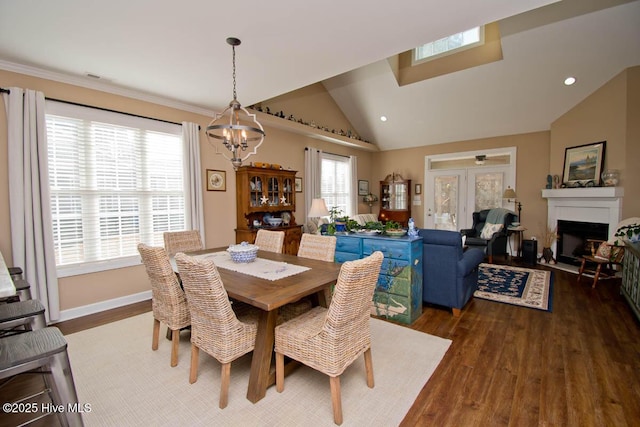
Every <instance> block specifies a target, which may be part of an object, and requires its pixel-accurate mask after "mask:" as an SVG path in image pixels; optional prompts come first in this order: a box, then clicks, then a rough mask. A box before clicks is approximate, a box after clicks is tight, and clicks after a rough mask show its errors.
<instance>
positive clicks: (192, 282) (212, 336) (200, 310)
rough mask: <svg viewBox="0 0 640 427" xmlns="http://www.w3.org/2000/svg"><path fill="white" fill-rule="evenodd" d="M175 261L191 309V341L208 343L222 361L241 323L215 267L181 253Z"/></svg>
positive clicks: (210, 263)
mask: <svg viewBox="0 0 640 427" xmlns="http://www.w3.org/2000/svg"><path fill="white" fill-rule="evenodd" d="M176 264H177V265H178V272H179V273H180V277H181V278H182V285H183V286H184V292H185V294H186V295H187V302H188V304H189V311H190V312H191V341H192V342H194V343H198V342H203V343H208V344H209V345H206V344H205V345H206V347H207V348H208V349H209V350H211V351H212V352H213V353H214V354H212V356H214V357H216V358H217V359H218V360H221V361H222V360H225V359H226V358H227V357H230V355H231V353H229V349H227V348H225V347H228V346H227V344H231V339H232V337H233V336H234V335H235V334H234V332H235V331H237V330H238V328H239V327H240V325H241V324H240V321H239V320H238V318H237V317H236V315H235V313H234V311H233V309H232V308H231V302H230V301H229V296H228V294H227V291H226V290H225V288H224V285H223V283H222V279H221V278H220V273H218V269H217V268H216V266H215V264H214V263H213V261H211V260H206V259H197V258H194V257H191V256H188V255H185V254H183V253H178V254H177V255H176ZM228 353H229V354H228ZM232 354H235V353H234V352H232Z"/></svg>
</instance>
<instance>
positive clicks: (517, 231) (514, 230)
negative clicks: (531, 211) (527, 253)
mask: <svg viewBox="0 0 640 427" xmlns="http://www.w3.org/2000/svg"><path fill="white" fill-rule="evenodd" d="M525 231H527V229H526V228H524V227H523V226H522V225H519V226H517V227H507V235H508V236H511V235H512V234H514V235H515V236H516V237H515V240H516V242H517V246H516V258H518V259H520V258H522V241H523V240H524V232H525ZM509 243H511V240H509Z"/></svg>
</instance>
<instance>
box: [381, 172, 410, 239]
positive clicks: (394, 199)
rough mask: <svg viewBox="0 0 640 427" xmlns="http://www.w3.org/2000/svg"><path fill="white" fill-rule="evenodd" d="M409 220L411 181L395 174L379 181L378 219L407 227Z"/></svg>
mask: <svg viewBox="0 0 640 427" xmlns="http://www.w3.org/2000/svg"><path fill="white" fill-rule="evenodd" d="M409 218H411V180H410V179H409V180H405V179H403V178H402V176H400V175H399V174H397V173H392V174H390V175H388V176H387V177H386V178H385V180H384V181H380V213H379V215H378V219H379V220H380V221H382V222H383V223H386V222H387V221H396V222H399V223H400V225H401V226H402V227H405V228H406V227H407V226H408V223H409Z"/></svg>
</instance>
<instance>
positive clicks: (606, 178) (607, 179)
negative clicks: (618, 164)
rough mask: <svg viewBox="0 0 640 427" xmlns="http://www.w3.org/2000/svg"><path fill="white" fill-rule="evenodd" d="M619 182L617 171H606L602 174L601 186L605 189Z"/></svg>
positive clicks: (618, 172)
mask: <svg viewBox="0 0 640 427" xmlns="http://www.w3.org/2000/svg"><path fill="white" fill-rule="evenodd" d="M618 182H620V171H618V170H617V169H607V170H606V171H604V172H602V184H603V185H604V186H605V187H615V186H616V185H618Z"/></svg>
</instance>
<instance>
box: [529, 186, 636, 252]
mask: <svg viewBox="0 0 640 427" xmlns="http://www.w3.org/2000/svg"><path fill="white" fill-rule="evenodd" d="M623 196H624V189H623V188H622V187H590V188H561V189H545V190H542V197H544V198H546V199H547V203H548V216H547V225H548V226H549V227H550V228H552V229H554V228H556V227H557V228H556V231H557V232H558V234H561V236H560V239H558V240H556V242H555V244H554V245H553V246H552V248H551V249H552V250H553V253H554V254H555V256H556V259H557V260H558V262H561V263H564V264H575V262H576V259H579V256H580V252H581V251H584V250H585V249H583V241H584V240H586V239H602V240H609V239H611V238H613V234H614V233H615V231H616V226H617V225H618V223H619V222H620V220H621V214H622V198H623ZM567 222H568V223H573V224H569V225H568V226H569V228H568V229H566V228H565V230H562V228H563V226H567V224H566V223H567Z"/></svg>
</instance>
